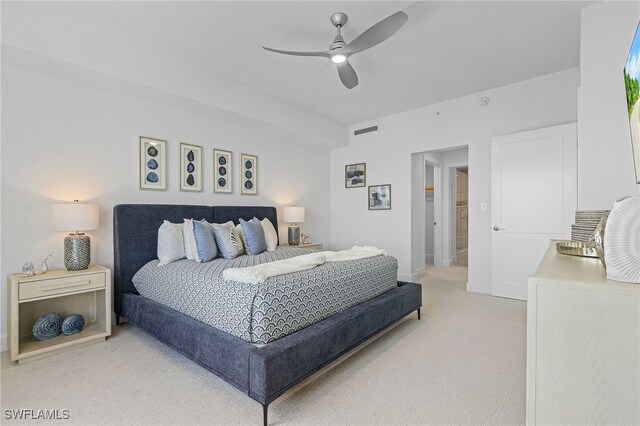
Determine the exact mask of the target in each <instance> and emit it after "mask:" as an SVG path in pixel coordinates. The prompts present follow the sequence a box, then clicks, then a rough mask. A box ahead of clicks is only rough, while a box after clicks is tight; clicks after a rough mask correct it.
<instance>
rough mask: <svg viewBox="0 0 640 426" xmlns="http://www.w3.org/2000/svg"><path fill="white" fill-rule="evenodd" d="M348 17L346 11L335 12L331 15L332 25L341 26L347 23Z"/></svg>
mask: <svg viewBox="0 0 640 426" xmlns="http://www.w3.org/2000/svg"><path fill="white" fill-rule="evenodd" d="M348 19H349V17H348V16H347V14H346V13H342V12H336V13H334V14H333V15H331V23H332V24H333V26H334V27H343V26H344V24H346V23H347V20H348Z"/></svg>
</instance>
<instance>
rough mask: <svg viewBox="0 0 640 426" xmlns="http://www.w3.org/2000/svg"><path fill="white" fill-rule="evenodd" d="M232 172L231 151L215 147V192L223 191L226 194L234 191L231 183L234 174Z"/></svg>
mask: <svg viewBox="0 0 640 426" xmlns="http://www.w3.org/2000/svg"><path fill="white" fill-rule="evenodd" d="M232 172H233V168H232V167H231V151H225V150H222V149H214V150H213V192H221V193H225V194H231V193H232V192H233V186H232V185H231V176H233V173H232Z"/></svg>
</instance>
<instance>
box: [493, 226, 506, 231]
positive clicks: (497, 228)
mask: <svg viewBox="0 0 640 426" xmlns="http://www.w3.org/2000/svg"><path fill="white" fill-rule="evenodd" d="M491 229H493V230H494V231H504V230H505V229H507V228H500V227H499V226H494V227H493V228H491Z"/></svg>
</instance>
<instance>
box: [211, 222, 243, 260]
mask: <svg viewBox="0 0 640 426" xmlns="http://www.w3.org/2000/svg"><path fill="white" fill-rule="evenodd" d="M211 226H213V236H214V237H215V240H216V244H217V245H218V250H219V251H220V254H222V257H224V258H225V259H233V258H236V257H238V256H239V255H241V254H242V253H244V246H243V245H242V239H240V235H238V231H237V230H236V227H235V226H234V225H233V222H231V221H229V222H227V223H212V224H211Z"/></svg>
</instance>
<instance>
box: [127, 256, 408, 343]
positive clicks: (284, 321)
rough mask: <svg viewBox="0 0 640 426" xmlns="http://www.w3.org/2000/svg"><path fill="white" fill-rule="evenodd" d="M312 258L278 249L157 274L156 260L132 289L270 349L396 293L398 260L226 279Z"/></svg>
mask: <svg viewBox="0 0 640 426" xmlns="http://www.w3.org/2000/svg"><path fill="white" fill-rule="evenodd" d="M311 252H313V250H312V249H302V248H290V247H286V248H285V247H278V249H277V250H276V251H273V252H264V253H261V254H259V255H257V256H247V255H243V256H238V257H237V258H235V259H214V260H212V261H211V262H207V263H196V262H194V261H192V260H186V259H183V260H179V261H177V262H173V263H170V264H168V265H164V266H160V267H158V266H157V265H158V260H157V259H156V260H152V261H151V262H149V263H147V264H146V265H145V266H143V267H142V268H141V269H140V270H139V271H138V272H137V273H136V275H135V276H134V277H133V284H134V285H135V286H136V289H137V290H138V292H139V293H140V294H141V295H142V296H144V297H146V298H148V299H151V300H153V301H155V302H158V303H161V304H163V305H165V306H167V307H169V308H171V309H174V310H176V311H179V312H182V313H183V314H185V315H188V316H190V317H192V318H195V319H197V320H199V321H201V322H203V323H205V324H209V325H211V326H213V327H215V328H217V329H219V330H222V331H224V332H227V333H229V334H232V335H234V336H237V337H239V338H241V339H243V340H246V341H247V342H251V343H269V342H272V341H274V340H276V339H279V338H280V337H283V336H286V335H288V334H291V333H293V332H295V331H298V330H300V329H302V328H304V327H306V326H308V325H311V324H313V323H316V322H318V321H321V320H323V319H325V318H328V317H330V316H331V315H334V314H337V313H338V312H341V311H343V310H345V309H348V308H350V307H352V306H355V305H357V304H358V303H361V302H364V301H365V300H368V299H371V298H374V297H376V296H378V295H380V294H382V293H384V292H386V291H388V290H390V289H392V288H394V287H396V286H397V271H398V261H397V260H396V259H395V258H394V257H391V256H376V257H370V258H365V259H360V260H350V261H344V262H327V263H325V264H323V265H321V266H318V267H317V268H313V269H309V270H307V271H302V272H296V273H293V274H286V275H280V276H277V277H271V278H269V279H267V280H266V281H265V282H264V283H262V284H247V283H241V282H237V281H224V280H223V279H222V271H223V270H225V269H226V268H243V267H246V266H253V265H257V264H260V263H265V262H272V261H275V260H282V259H288V258H290V257H294V256H299V255H302V254H307V253H311Z"/></svg>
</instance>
